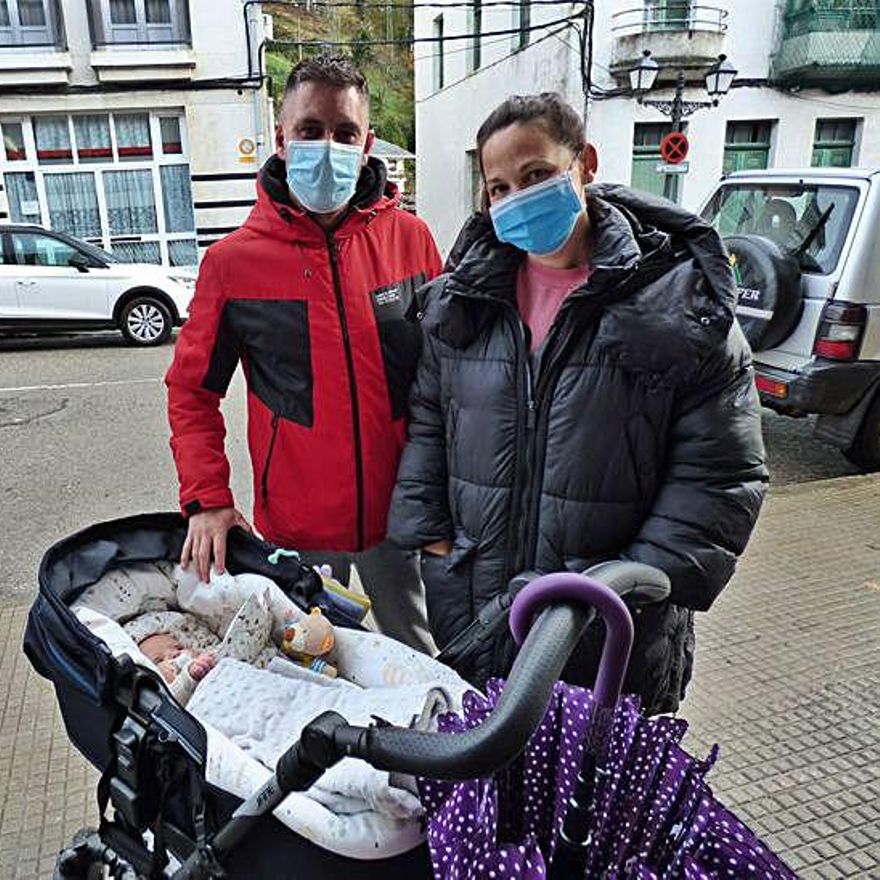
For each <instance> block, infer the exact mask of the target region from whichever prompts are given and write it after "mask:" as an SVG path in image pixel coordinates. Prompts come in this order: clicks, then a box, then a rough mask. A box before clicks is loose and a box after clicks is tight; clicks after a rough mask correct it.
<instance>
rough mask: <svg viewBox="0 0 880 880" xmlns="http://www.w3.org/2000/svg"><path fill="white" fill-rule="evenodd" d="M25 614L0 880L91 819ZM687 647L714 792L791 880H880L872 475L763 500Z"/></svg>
mask: <svg viewBox="0 0 880 880" xmlns="http://www.w3.org/2000/svg"><path fill="white" fill-rule="evenodd" d="M25 614H26V611H25V609H22V608H10V609H5V610H2V611H0V652H2V653H0V706H2V718H0V880H7V878H8V880H15V878H31V877H39V878H46V877H49V876H51V869H52V864H53V861H54V855H55V851H56V850H57V849H58V848H59V847H60V846H61V844H62V843H63V842H64V841H65V840H67V839H69V837H70V836H71V835H72V834H73V833H74V831H76V830H77V829H78V828H79V827H80V826H81V825H83V824H87V823H89V822H94V820H95V815H94V814H95V807H94V785H95V782H96V774H95V773H94V772H93V771H92V770H91V768H89V767H88V766H87V765H86V764H85V762H84V761H83V760H82V759H81V758H80V757H79V755H78V754H77V753H75V752H74V751H73V749H72V748H70V747H69V745H68V742H67V739H66V736H65V734H64V729H63V725H62V724H61V721H60V717H59V713H58V710H57V706H56V703H55V699H54V694H53V692H52V690H51V688H50V687H49V686H48V685H47V684H46V683H45V682H44V681H42V680H41V679H39V678H38V677H37V676H36V675H35V674H34V673H33V671H32V670H31V669H30V666H29V664H28V663H27V661H26V659H25V658H24V656H23V655H22V654H21V651H20V644H21V632H22V629H23V626H24V621H25ZM697 638H698V648H697V670H696V679H695V682H694V685H693V686H692V690H691V693H690V694H689V696H688V699H687V701H686V703H685V705H684V707H683V710H682V714H683V715H684V716H685V717H686V718H688V720H689V721H690V722H691V725H692V729H691V733H690V734H689V735H688V740H687V741H686V744H687V746H688V747H689V748H690V749H691V750H692V751H694V752H697V753H702V752H705V751H706V750H708V748H709V746H710V745H711V743H713V742H715V741H717V742H720V743H721V746H722V749H721V757H720V760H719V763H718V765H717V766H716V768H715V770H714V771H713V773H712V776H711V779H712V781H713V784H714V787H715V790H716V792H717V794H718V795H719V796H720V797H721V798H722V799H723V800H724V801H725V803H727V804H728V805H729V806H731V807H733V808H734V809H735V810H736V811H737V812H738V813H739V814H740V815H741V817H742V818H743V819H745V820H746V821H747V822H748V823H750V824H751V825H752V826H753V827H754V828H755V830H756V831H758V832H759V833H760V834H762V835H764V836H765V837H766V839H767V842H768V843H769V844H770V845H771V846H772V847H773V848H775V849H776V850H777V851H778V852H779V853H780V854H781V855H783V856H784V857H785V858H786V859H787V860H788V861H789V863H790V864H791V865H792V867H793V868H795V870H797V871H798V872H799V873H800V874H801V876H803V877H805V878H839V877H861V878H878V877H880V652H878V648H880V477H854V478H847V479H841V480H834V481H828V482H825V483H811V484H805V485H801V486H796V487H790V488H786V489H782V490H779V491H777V492H774V493H773V497H772V498H771V499H770V501H769V502H768V504H767V507H766V508H765V512H764V514H763V516H762V519H761V523H760V526H759V529H758V532H757V534H756V536H755V539H754V540H753V542H752V545H751V547H750V549H749V552H748V553H747V555H746V558H745V560H744V561H743V563H742V566H741V568H740V571H739V573H738V574H737V577H736V579H735V580H734V582H733V583H732V584H731V586H730V587H729V588H728V590H727V591H726V592H725V594H724V595H723V597H722V598H721V599H720V600H719V602H718V603H717V605H716V607H715V609H714V610H713V612H712V613H711V614H710V615H707V616H705V617H704V618H703V619H701V620H700V622H699V624H698V632H697Z"/></svg>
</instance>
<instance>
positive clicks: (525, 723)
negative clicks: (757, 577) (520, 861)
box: [174, 572, 668, 880]
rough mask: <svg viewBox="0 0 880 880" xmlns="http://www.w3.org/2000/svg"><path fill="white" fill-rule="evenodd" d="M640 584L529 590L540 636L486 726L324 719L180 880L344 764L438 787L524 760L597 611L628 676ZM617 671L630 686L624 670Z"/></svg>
mask: <svg viewBox="0 0 880 880" xmlns="http://www.w3.org/2000/svg"><path fill="white" fill-rule="evenodd" d="M656 574H657V575H660V574H662V573H660V572H656ZM649 580H651V578H649ZM639 582H640V579H638V578H637V579H635V581H633V579H632V578H629V579H628V580H627V581H626V583H625V584H623V585H621V584H617V583H614V582H612V581H611V580H609V583H611V586H608V585H606V584H604V583H602V582H601V581H597V580H594V579H592V578H587V577H584V576H582V575H578V574H556V575H545V576H543V577H539V578H537V579H536V580H535V581H533V582H532V583H530V584H528V585H527V586H526V587H524V588H523V590H522V591H521V592H520V594H519V596H518V597H517V602H518V604H517V605H516V610H515V613H514V616H513V620H512V621H511V626H512V628H513V630H514V633H516V634H518V635H520V636H522V635H523V634H524V632H525V630H526V628H527V627H528V624H529V623H531V628H530V629H528V635H526V636H525V639H524V641H523V643H522V645H521V647H520V650H519V652H518V653H517V656H516V659H515V660H514V663H513V668H512V669H511V671H510V675H509V676H508V678H507V682H506V683H505V686H504V690H503V691H502V692H501V696H500V697H499V699H498V703H497V705H496V706H495V708H494V710H493V711H492V713H491V714H490V715H489V717H488V718H487V719H486V720H485V721H484V722H483V723H482V724H481V725H480V726H479V727H475V728H473V729H471V730H467V731H465V732H463V733H457V734H454V735H448V734H442V733H433V732H427V731H417V730H408V729H405V728H400V727H393V726H390V725H389V726H376V727H355V726H353V725H350V724H348V722H347V721H346V720H345V718H343V717H342V716H341V715H339V714H338V713H337V712H332V711H331V712H324V713H323V714H322V715H319V716H318V717H317V718H316V719H315V720H314V721H312V722H311V723H309V724H308V725H306V727H305V728H304V729H303V732H302V735H301V737H300V739H299V741H298V742H296V743H294V745H293V746H291V747H290V748H289V749H288V750H287V752H285V753H284V754H283V755H282V756H281V758H280V759H279V761H278V764H277V767H276V771H275V775H274V776H273V777H272V778H271V779H270V780H269V781H268V782H266V784H265V785H264V786H262V788H261V789H260V790H259V791H257V792H256V793H254V794H253V795H252V796H251V797H250V798H249V799H248V800H247V801H245V802H244V803H243V804H242V805H241V806H240V807H239V808H238V809H237V810H236V811H235V813H233V816H232V818H231V819H230V821H229V822H228V823H227V824H226V825H225V826H224V827H223V828H222V829H220V831H219V832H218V833H217V835H216V836H215V837H214V839H213V841H212V842H211V844H210V845H209V846H207V847H202V848H200V849H199V850H197V851H195V852H194V853H192V854H191V856H190V857H189V858H188V859H187V861H186V862H185V863H184V865H183V866H182V868H181V869H180V870H179V871H178V872H177V873H176V874H175V875H174V876H175V880H197V878H198V880H201V878H204V877H211V876H213V874H211V873H210V871H211V864H212V860H213V859H214V858H215V857H222V856H223V855H224V854H225V853H227V852H229V850H230V849H232V848H233V847H234V846H235V845H236V843H237V842H238V841H239V840H240V839H241V838H242V837H243V836H244V835H245V834H247V833H248V831H249V830H250V828H252V827H253V825H254V823H255V822H256V821H257V820H258V819H259V817H260V816H262V815H265V814H266V813H268V812H270V811H271V810H273V809H274V808H275V807H276V806H277V805H278V804H279V803H280V802H281V801H282V800H283V799H284V798H285V797H286V796H287V794H288V793H289V792H291V791H304V790H306V789H307V788H309V786H311V785H312V784H313V783H314V782H315V781H316V780H317V779H318V778H319V777H320V776H321V774H322V773H323V772H324V770H326V769H327V768H328V767H332V766H333V765H334V764H336V763H337V762H338V761H340V760H341V759H342V758H344V757H353V758H362V759H364V760H365V761H366V762H367V763H368V764H371V765H372V766H373V767H375V768H377V769H379V770H389V771H396V772H398V773H409V774H412V775H414V776H425V777H428V778H432V779H450V780H461V779H473V778H476V777H484V776H488V775H491V774H492V773H495V772H497V771H498V770H499V769H501V768H502V767H504V766H505V765H506V764H508V763H510V761H512V760H514V759H515V758H516V757H517V755H519V754H520V753H521V752H522V750H523V749H524V748H525V747H526V744H527V743H528V741H529V739H530V738H531V736H532V734H533V733H534V732H535V730H536V729H537V727H538V725H539V724H540V723H541V720H542V719H543V717H544V715H545V713H546V711H547V707H548V705H549V703H550V699H551V696H552V694H553V688H554V685H555V684H556V682H557V680H558V679H559V676H560V674H561V673H562V670H563V669H564V667H565V664H566V663H567V662H568V659H569V657H570V655H571V653H572V651H574V649H575V648H576V647H577V645H578V643H579V642H580V640H581V638H582V637H583V635H584V631H585V630H586V628H587V627H588V626H589V624H590V623H592V621H593V620H594V619H595V617H596V613H597V609H598V612H599V613H600V614H601V615H602V616H603V617H604V618H605V620H606V624H609V623H610V621H611V620H613V621H614V622H613V623H610V625H609V633H612V632H615V633H617V636H616V641H614V642H613V643H614V645H615V648H614V650H615V651H621V650H623V649H624V648H625V657H624V662H623V664H622V669H624V670H625V667H626V662H625V660H626V657H628V655H629V649H630V646H631V642H632V621H631V619H630V617H629V612H628V610H627V608H626V606H625V605H624V604H623V602H622V600H621V599H620V598H619V596H618V592H621V593H627V592H632V591H634V590H635V587H634V584H637V583H639ZM667 583H668V582H667ZM666 594H668V591H667V593H666ZM593 605H595V606H596V607H593ZM621 639H623V641H622V642H621V641H620V640H621ZM611 642H612V639H610V638H609V639H607V640H606V649H605V650H604V651H603V654H602V666H605V665H607V662H606V661H607V660H608V657H607V656H606V655H607V654H608V645H609V643H611ZM621 646H622V647H621ZM619 659H620V658H619V657H618V658H617V660H618V661H619ZM618 672H619V673H620V676H619V677H620V678H622V671H620V670H618ZM617 690H618V692H619V682H618V684H617ZM614 699H616V695H615V697H614ZM612 705H613V702H612Z"/></svg>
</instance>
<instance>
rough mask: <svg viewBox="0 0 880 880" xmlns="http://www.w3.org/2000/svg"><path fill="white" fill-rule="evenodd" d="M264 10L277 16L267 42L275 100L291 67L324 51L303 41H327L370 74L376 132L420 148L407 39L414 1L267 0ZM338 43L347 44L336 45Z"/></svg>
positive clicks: (411, 148) (387, 138) (333, 49)
mask: <svg viewBox="0 0 880 880" xmlns="http://www.w3.org/2000/svg"><path fill="white" fill-rule="evenodd" d="M264 10H265V11H266V12H267V13H269V14H271V15H272V17H273V19H274V31H275V33H274V41H273V42H270V43H269V44H268V46H267V47H266V49H267V51H266V67H267V71H268V73H269V76H270V77H271V80H272V87H273V94H274V95H275V97H276V101H277V99H278V96H280V94H281V90H282V89H283V87H284V81H285V79H286V78H287V74H288V73H289V72H290V68H291V67H292V66H293V65H294V64H296V62H297V61H299V60H300V59H301V58H304V57H307V56H308V55H310V54H317V53H318V52H319V51H320V47H315V46H303V45H301V44H302V43H314V42H324V43H325V44H327V45H326V51H329V52H346V53H347V54H350V55H352V56H353V57H354V59H355V61H356V63H357V64H358V66H359V67H360V68H361V70H363V71H364V73H365V74H366V76H367V79H368V81H369V84H370V93H371V95H372V98H371V115H372V120H371V121H372V124H373V128H374V130H375V131H376V134H377V136H378V137H380V138H383V139H384V140H387V141H391V142H392V143H395V144H398V145H399V146H401V147H405V148H407V149H409V150H414V149H415V118H414V115H415V114H414V106H413V68H412V51H411V49H410V47H409V45H408V44H407V41H408V40H409V39H410V38H411V37H412V6H411V5H409V4H406V3H404V2H402V0H392V2H391V3H390V4H388V5H386V4H383V3H379V2H377V0H362V2H359V3H356V2H354V0H351V2H347V3H345V4H344V5H343V4H341V3H340V4H338V5H335V6H334V5H329V4H320V3H313V4H309V6H306V4H305V3H303V4H302V5H299V6H293V5H290V4H284V5H282V4H281V3H269V2H267V3H265V4H264ZM377 40H382V41H385V40H395V41H397V40H399V41H401V42H402V45H394V46H384V45H375V41H377ZM336 43H344V44H345V45H344V46H335V45H332V44H336Z"/></svg>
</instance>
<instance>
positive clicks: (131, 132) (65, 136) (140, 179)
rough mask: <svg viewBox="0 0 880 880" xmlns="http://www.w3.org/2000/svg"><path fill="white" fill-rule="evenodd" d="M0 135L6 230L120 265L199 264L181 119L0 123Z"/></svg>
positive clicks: (116, 116) (142, 116) (93, 116)
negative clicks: (90, 246) (59, 238)
mask: <svg viewBox="0 0 880 880" xmlns="http://www.w3.org/2000/svg"><path fill="white" fill-rule="evenodd" d="M0 133H2V137H3V151H2V153H0V169H2V171H3V179H4V183H5V186H6V193H7V197H8V200H9V216H10V219H11V220H12V221H13V222H17V223H39V224H42V225H44V226H47V227H49V228H50V229H56V230H60V231H63V232H67V233H69V234H70V235H74V236H76V237H77V238H81V239H85V240H87V241H91V242H94V243H95V244H98V245H100V246H101V247H103V248H105V249H107V250H109V251H112V252H113V253H114V254H116V256H117V257H119V258H120V259H121V260H125V261H132V262H147V263H160V262H161V263H165V264H170V265H173V266H180V265H194V264H195V263H196V262H197V261H198V252H197V248H196V240H195V219H194V215H193V202H192V192H191V186H190V176H189V163H188V159H187V144H186V129H185V126H184V123H183V116H182V114H180V113H174V112H164V111H163V112H153V113H150V112H146V111H130V112H123V111H120V112H118V113H83V114H77V115H71V116H68V115H64V116H61V115H57V114H55V115H45V116H33V117H24V118H9V119H5V118H4V119H0Z"/></svg>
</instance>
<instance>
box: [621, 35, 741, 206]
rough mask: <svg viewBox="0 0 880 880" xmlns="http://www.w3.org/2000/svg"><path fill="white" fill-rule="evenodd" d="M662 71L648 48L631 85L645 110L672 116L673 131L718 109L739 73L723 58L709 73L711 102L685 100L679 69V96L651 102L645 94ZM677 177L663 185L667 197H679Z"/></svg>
mask: <svg viewBox="0 0 880 880" xmlns="http://www.w3.org/2000/svg"><path fill="white" fill-rule="evenodd" d="M659 72H660V65H659V64H657V62H656V61H655V60H654V58H653V57H652V56H651V50H650V49H645V51H644V52H642V57H641V58H640V59H639V63H638V65H637V66H636V67H634V68H633V69H632V70H631V71H630V72H629V81H630V86H631V87H632V90H633V93H634V94H635V96H636V100H638V102H639V104H642V105H643V106H645V107H654V108H656V109H657V110H659V111H660V112H661V113H663V114H664V115H665V116H668V117H670V119H671V120H672V130H673V131H681V121H682V119H684V118H686V117H687V116H690V115H691V114H692V113H696V112H697V110H702V109H703V108H704V107H717V106H718V102H719V101H720V100H721V98H722V97H724V95H726V94H727V93H728V92H729V91H730V87H731V86H732V85H733V81H734V80H735V79H736V74H737V70H736V68H735V67H734V66H733V64H731V63H730V61H729V60H728V58H727V56H726V55H719V56H718V61H717V62H716V63H715V64H713V65H712V67H711V68H709V70H708V71H707V72H706V76H705V82H706V92H707V93H708V95H709V100H708V101H685V100H684V71H683V70H679V71H678V75H677V76H676V80H675V94H674V95H673V97H672V100H671V101H662V100H657V99H648V98H645V97H644V95H645V93H646V92H649V91H650V90H651V88H652V87H653V85H654V82H655V81H656V79H657V74H658V73H659ZM674 190H675V176H674V175H672V174H667V175H666V179H665V181H664V183H663V195H664V196H666V198H667V199H672V198H673V197H674V195H675V193H674Z"/></svg>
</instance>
